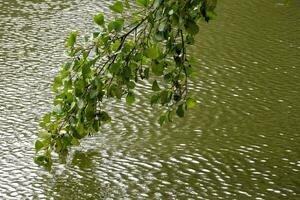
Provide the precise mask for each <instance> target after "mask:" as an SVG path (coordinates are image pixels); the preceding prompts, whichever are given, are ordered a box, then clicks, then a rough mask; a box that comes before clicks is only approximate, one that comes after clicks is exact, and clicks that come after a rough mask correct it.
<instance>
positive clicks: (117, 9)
mask: <svg viewBox="0 0 300 200" xmlns="http://www.w3.org/2000/svg"><path fill="white" fill-rule="evenodd" d="M109 9H111V10H112V11H114V12H117V13H122V12H123V10H124V7H123V3H122V2H120V1H117V2H116V3H115V4H114V5H112V6H109Z"/></svg>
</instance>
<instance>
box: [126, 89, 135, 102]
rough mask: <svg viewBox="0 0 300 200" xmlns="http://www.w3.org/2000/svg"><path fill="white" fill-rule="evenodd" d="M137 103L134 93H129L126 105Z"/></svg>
mask: <svg viewBox="0 0 300 200" xmlns="http://www.w3.org/2000/svg"><path fill="white" fill-rule="evenodd" d="M134 101H135V95H134V93H133V92H128V94H127V96H126V103H127V104H128V105H131V104H133V103H134Z"/></svg>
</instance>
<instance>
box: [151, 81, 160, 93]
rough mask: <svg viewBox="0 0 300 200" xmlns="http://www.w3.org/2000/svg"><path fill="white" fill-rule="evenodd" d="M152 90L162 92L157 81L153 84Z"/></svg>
mask: <svg viewBox="0 0 300 200" xmlns="http://www.w3.org/2000/svg"><path fill="white" fill-rule="evenodd" d="M152 90H153V91H156V92H157V91H159V90H160V88H159V86H158V83H157V81H156V80H155V81H154V82H153V84H152Z"/></svg>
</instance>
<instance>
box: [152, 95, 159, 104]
mask: <svg viewBox="0 0 300 200" xmlns="http://www.w3.org/2000/svg"><path fill="white" fill-rule="evenodd" d="M159 99H160V95H153V96H152V97H151V101H150V103H151V106H153V105H154V104H157V103H158V101H159Z"/></svg>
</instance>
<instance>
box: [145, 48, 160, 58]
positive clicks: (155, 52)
mask: <svg viewBox="0 0 300 200" xmlns="http://www.w3.org/2000/svg"><path fill="white" fill-rule="evenodd" d="M145 55H146V56H147V57H148V58H151V59H153V60H154V59H156V58H158V57H159V49H158V47H156V46H152V47H149V48H148V49H146V50H145Z"/></svg>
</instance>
